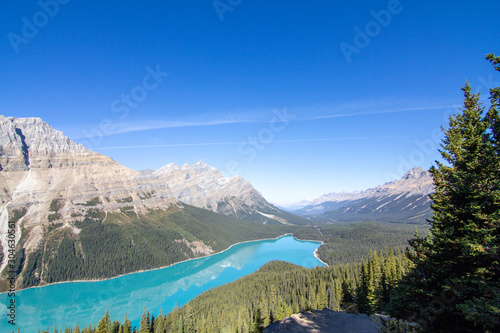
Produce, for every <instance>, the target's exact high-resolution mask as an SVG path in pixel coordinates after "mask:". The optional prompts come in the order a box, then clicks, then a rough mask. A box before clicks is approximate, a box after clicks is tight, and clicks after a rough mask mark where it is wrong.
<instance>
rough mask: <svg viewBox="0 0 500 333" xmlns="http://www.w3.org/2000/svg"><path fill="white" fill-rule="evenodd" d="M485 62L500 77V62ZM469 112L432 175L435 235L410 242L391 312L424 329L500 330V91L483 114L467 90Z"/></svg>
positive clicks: (453, 124) (452, 128) (454, 124)
mask: <svg viewBox="0 0 500 333" xmlns="http://www.w3.org/2000/svg"><path fill="white" fill-rule="evenodd" d="M487 58H488V59H489V60H490V61H491V62H492V63H493V64H494V66H495V69H496V70H500V68H499V63H500V59H499V57H495V56H494V55H488V56H487ZM462 90H463V91H464V107H463V109H461V111H462V112H461V113H459V114H457V115H453V116H452V117H451V118H450V124H449V128H448V129H446V130H444V129H443V131H444V134H445V138H444V140H443V143H442V145H441V146H442V150H441V151H440V152H441V155H442V157H443V159H444V160H445V161H446V164H443V163H439V162H436V163H437V167H433V168H431V172H432V175H433V177H434V185H435V188H436V191H435V193H434V194H433V195H432V196H431V198H432V200H433V203H432V204H431V207H432V210H433V216H432V218H431V220H430V223H431V234H430V235H429V236H428V237H425V238H421V237H418V236H417V237H416V238H415V239H414V240H412V241H411V242H410V245H411V247H412V251H411V253H409V254H410V258H411V260H412V261H413V263H414V264H415V268H414V269H413V270H412V271H411V272H410V273H409V274H408V275H407V276H405V277H404V278H403V280H402V281H401V283H400V285H399V287H398V288H397V292H396V293H395V295H394V297H393V300H392V305H391V311H392V313H393V314H394V315H398V316H401V317H404V318H407V319H410V320H418V321H419V323H421V324H422V326H424V327H426V328H428V329H433V330H439V329H446V330H455V331H460V330H464V331H466V330H474V331H498V330H499V329H500V309H499V308H500V306H499V304H500V284H499V281H500V272H499V261H500V257H499V255H500V253H499V231H500V227H499V221H500V181H499V177H500V154H499V143H498V139H499V138H500V135H499V129H498V128H499V121H498V119H499V117H498V101H499V99H498V96H499V93H498V92H499V89H498V88H495V89H492V90H491V92H490V101H491V104H492V105H491V107H490V109H489V111H488V113H487V115H484V107H483V106H482V104H481V103H480V99H479V95H475V94H472V93H471V86H470V85H469V84H468V83H466V85H465V87H463V88H462Z"/></svg>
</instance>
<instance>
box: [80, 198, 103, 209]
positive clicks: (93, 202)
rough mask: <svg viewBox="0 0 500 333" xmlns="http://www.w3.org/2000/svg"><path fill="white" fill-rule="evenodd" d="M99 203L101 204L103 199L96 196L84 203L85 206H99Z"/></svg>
mask: <svg viewBox="0 0 500 333" xmlns="http://www.w3.org/2000/svg"><path fill="white" fill-rule="evenodd" d="M99 204H101V200H100V199H99V197H95V198H93V199H90V200H89V201H87V202H86V203H85V204H84V206H89V207H91V206H97V205H99Z"/></svg>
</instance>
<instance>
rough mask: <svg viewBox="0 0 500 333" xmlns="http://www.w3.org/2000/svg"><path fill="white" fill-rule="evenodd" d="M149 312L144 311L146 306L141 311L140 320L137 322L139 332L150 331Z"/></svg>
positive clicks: (148, 332)
mask: <svg viewBox="0 0 500 333" xmlns="http://www.w3.org/2000/svg"><path fill="white" fill-rule="evenodd" d="M150 332H151V329H150V326H149V312H148V313H146V308H144V310H143V312H142V317H141V322H140V323H139V333H150Z"/></svg>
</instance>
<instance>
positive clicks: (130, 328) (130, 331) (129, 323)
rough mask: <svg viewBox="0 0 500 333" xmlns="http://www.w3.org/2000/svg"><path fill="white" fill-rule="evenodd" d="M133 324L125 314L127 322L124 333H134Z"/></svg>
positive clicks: (124, 323)
mask: <svg viewBox="0 0 500 333" xmlns="http://www.w3.org/2000/svg"><path fill="white" fill-rule="evenodd" d="M131 325H132V323H131V322H130V320H128V318H127V314H125V320H124V321H123V330H122V331H123V333H132V327H131Z"/></svg>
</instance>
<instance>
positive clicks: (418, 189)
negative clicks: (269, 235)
mask: <svg viewBox="0 0 500 333" xmlns="http://www.w3.org/2000/svg"><path fill="white" fill-rule="evenodd" d="M433 191H434V185H433V179H432V175H431V173H430V172H429V171H426V170H424V169H423V168H420V167H417V168H413V169H411V170H409V171H408V172H407V173H406V174H405V175H404V176H403V177H402V178H401V179H399V180H395V181H392V182H388V183H386V184H383V185H379V186H377V187H375V188H370V189H367V190H365V191H356V192H342V193H329V194H325V195H323V196H321V197H319V198H316V199H314V200H311V201H303V202H300V203H297V204H295V205H294V206H295V207H300V208H299V209H294V210H292V211H293V213H294V214H298V215H301V216H304V217H308V218H311V219H315V220H320V221H323V222H335V221H347V222H348V221H359V220H365V219H369V220H375V221H382V222H403V223H408V222H409V223H424V222H425V221H426V219H427V218H429V217H430V214H431V210H430V206H429V204H430V202H431V199H430V198H429V194H431V193H433Z"/></svg>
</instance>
